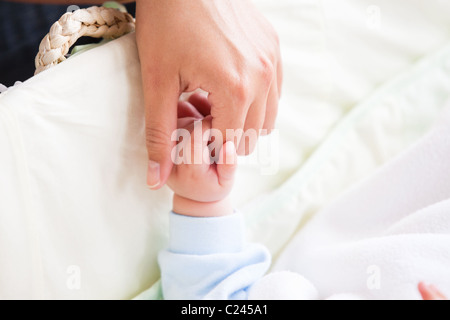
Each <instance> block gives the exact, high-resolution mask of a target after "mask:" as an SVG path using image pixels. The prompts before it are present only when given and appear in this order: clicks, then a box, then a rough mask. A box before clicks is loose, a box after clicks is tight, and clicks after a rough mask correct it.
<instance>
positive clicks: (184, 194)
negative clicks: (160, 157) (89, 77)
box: [167, 102, 237, 217]
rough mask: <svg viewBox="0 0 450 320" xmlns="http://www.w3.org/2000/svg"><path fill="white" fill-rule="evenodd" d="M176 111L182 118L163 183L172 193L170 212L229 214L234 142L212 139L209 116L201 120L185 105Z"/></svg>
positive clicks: (234, 163)
mask: <svg viewBox="0 0 450 320" xmlns="http://www.w3.org/2000/svg"><path fill="white" fill-rule="evenodd" d="M178 108H179V110H178V114H179V115H182V116H183V117H182V118H179V119H178V136H179V142H178V144H177V146H176V147H175V148H174V150H173V151H172V161H174V164H175V165H174V166H173V169H172V172H171V174H170V177H169V179H168V182H167V184H168V185H169V187H170V188H171V189H172V190H173V191H174V198H173V211H174V212H176V213H178V214H183V215H189V216H202V217H208V216H221V215H226V214H231V213H233V209H232V206H231V202H230V200H229V198H228V194H229V193H230V191H231V188H232V186H233V180H234V172H235V170H236V166H237V155H236V149H235V146H234V143H233V142H231V141H228V142H226V143H225V144H222V141H215V140H214V135H213V134H211V132H212V131H211V121H212V117H211V116H210V115H207V116H206V117H203V115H201V114H200V113H199V112H198V111H197V109H196V108H195V107H194V106H193V105H192V104H190V103H189V102H182V103H180V104H179V106H178ZM200 109H201V108H200Z"/></svg>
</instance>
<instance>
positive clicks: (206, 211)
mask: <svg viewBox="0 0 450 320" xmlns="http://www.w3.org/2000/svg"><path fill="white" fill-rule="evenodd" d="M172 210H173V212H175V213H177V214H180V215H185V216H191V217H221V216H226V215H230V214H233V212H234V211H233V207H232V205H231V201H230V198H229V197H228V196H227V197H225V199H222V200H219V201H211V202H201V201H195V200H192V199H188V198H184V197H182V196H180V195H177V194H174V195H173V209H172Z"/></svg>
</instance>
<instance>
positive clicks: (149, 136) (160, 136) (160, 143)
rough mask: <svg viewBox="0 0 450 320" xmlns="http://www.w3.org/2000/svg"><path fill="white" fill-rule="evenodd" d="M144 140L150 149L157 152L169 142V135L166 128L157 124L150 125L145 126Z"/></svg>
mask: <svg viewBox="0 0 450 320" xmlns="http://www.w3.org/2000/svg"><path fill="white" fill-rule="evenodd" d="M145 140H146V143H147V147H148V148H149V149H152V150H150V151H155V152H159V151H161V150H162V149H164V148H166V147H167V145H169V143H170V141H171V140H170V135H169V133H167V131H166V130H164V129H162V128H159V127H158V126H150V127H147V128H146V131H145Z"/></svg>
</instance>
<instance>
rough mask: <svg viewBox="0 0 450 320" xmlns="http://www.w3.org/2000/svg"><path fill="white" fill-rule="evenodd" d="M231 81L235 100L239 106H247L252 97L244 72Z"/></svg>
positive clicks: (232, 77)
mask: <svg viewBox="0 0 450 320" xmlns="http://www.w3.org/2000/svg"><path fill="white" fill-rule="evenodd" d="M229 81H230V88H231V91H232V94H233V96H234V98H235V99H236V100H237V102H238V103H239V104H245V103H246V102H247V101H248V99H249V96H250V85H249V83H248V81H247V80H246V76H245V74H244V72H242V73H241V74H240V75H235V76H231V77H230V78H229Z"/></svg>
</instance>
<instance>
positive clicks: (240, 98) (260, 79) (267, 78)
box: [136, 0, 282, 189]
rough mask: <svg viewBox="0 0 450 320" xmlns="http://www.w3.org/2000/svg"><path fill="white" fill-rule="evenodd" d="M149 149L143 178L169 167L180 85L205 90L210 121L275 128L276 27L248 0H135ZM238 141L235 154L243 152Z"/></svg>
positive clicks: (155, 183) (157, 176)
mask: <svg viewBox="0 0 450 320" xmlns="http://www.w3.org/2000/svg"><path fill="white" fill-rule="evenodd" d="M136 5H137V7H136V37H137V45H138V49H139V56H140V61H141V70H142V80H143V90H144V98H145V104H146V105H145V108H146V141H147V150H148V157H149V166H148V176H147V184H148V185H149V187H150V188H152V189H158V188H159V187H161V186H162V185H164V184H165V182H166V180H167V178H168V176H169V174H170V172H171V169H172V165H173V164H172V161H171V158H170V154H171V150H172V148H173V146H174V141H171V135H172V132H173V131H174V130H175V129H176V126H177V103H178V99H179V96H180V94H181V93H182V92H189V91H193V90H195V89H197V88H201V89H202V90H204V91H206V92H208V100H209V103H210V104H211V110H210V113H211V116H212V128H215V129H219V130H221V132H222V134H223V137H224V138H226V129H235V130H236V129H243V130H244V131H245V130H248V129H254V130H256V132H258V133H259V130H260V129H268V130H270V129H272V128H273V126H274V122H275V118H276V114H277V108H278V100H279V96H280V89H281V82H282V70H281V60H280V51H279V43H278V37H277V35H276V32H275V31H274V29H273V28H272V26H271V25H270V24H269V22H268V21H267V20H266V19H265V18H264V17H263V16H262V15H261V13H259V12H258V11H257V9H256V8H255V7H254V6H253V4H252V3H251V2H250V1H249V0H189V1H186V0H165V1H161V0H137V1H136ZM252 148H253V145H252V146H250V147H247V148H244V143H242V139H241V140H240V141H237V149H238V154H240V155H242V154H248V153H250V152H251V151H252Z"/></svg>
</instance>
